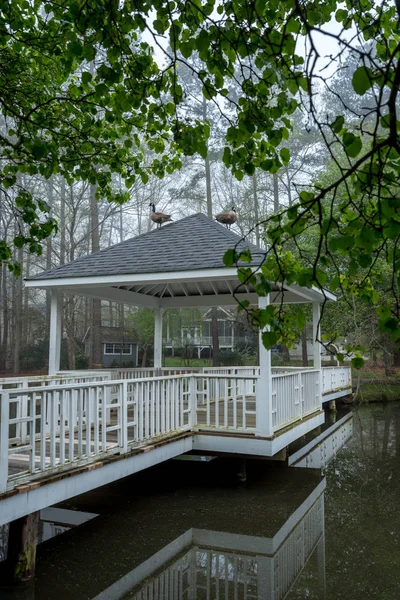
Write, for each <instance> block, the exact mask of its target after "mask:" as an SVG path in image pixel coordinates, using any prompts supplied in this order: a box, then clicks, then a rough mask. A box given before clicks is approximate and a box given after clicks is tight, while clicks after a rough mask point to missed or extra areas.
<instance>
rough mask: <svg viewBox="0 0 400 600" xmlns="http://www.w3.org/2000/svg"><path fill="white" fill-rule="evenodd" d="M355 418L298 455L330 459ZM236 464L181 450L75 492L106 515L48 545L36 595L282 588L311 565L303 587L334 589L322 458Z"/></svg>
mask: <svg viewBox="0 0 400 600" xmlns="http://www.w3.org/2000/svg"><path fill="white" fill-rule="evenodd" d="M351 427H352V424H351V417H348V416H346V417H344V418H343V419H339V420H338V421H337V422H336V423H335V424H334V426H333V429H332V430H331V436H332V437H331V438H330V435H329V432H328V430H325V431H319V432H316V434H315V436H314V438H313V439H305V440H304V446H305V449H304V448H303V450H302V449H301V448H299V447H297V448H294V449H293V451H292V452H291V459H290V460H291V462H293V463H295V464H296V466H308V467H309V466H310V465H311V466H313V467H315V466H318V467H325V466H326V465H327V462H328V460H329V459H330V458H332V457H333V456H335V455H336V453H337V452H338V450H339V449H340V447H341V446H342V445H343V444H344V443H345V442H346V441H347V440H348V437H349V435H350V432H351ZM318 461H319V462H318ZM234 473H235V466H234V465H233V466H232V464H231V463H230V462H229V461H228V460H226V461H224V460H221V459H218V460H214V461H211V462H209V463H206V462H205V463H202V462H198V463H196V464H193V463H188V462H180V463H176V462H172V463H169V464H166V465H163V466H162V467H158V468H155V469H151V470H148V471H146V472H144V473H142V474H139V475H137V476H135V478H129V479H127V480H125V481H120V482H117V483H116V484H113V485H110V486H107V487H105V488H101V489H99V490H96V491H95V492H93V493H91V494H85V495H84V496H81V497H77V498H74V499H72V500H71V501H70V502H69V503H65V507H66V508H68V509H72V508H73V509H75V510H78V511H84V512H89V513H93V512H95V511H96V512H99V513H100V515H99V517H98V518H97V519H95V520H93V521H89V522H86V523H85V524H84V525H83V526H82V527H79V528H75V529H72V530H70V531H67V532H66V533H65V535H63V536H60V538H56V539H52V540H49V541H48V542H46V543H45V544H43V545H41V546H40V547H39V549H38V564H37V577H36V581H35V591H34V596H33V595H31V596H30V598H32V599H33V597H34V598H35V600H53V599H54V598H57V600H71V599H73V600H84V599H85V600H86V599H92V600H113V599H117V598H125V599H126V600H213V599H218V600H231V599H232V600H242V599H243V600H244V599H246V600H247V599H248V600H250V599H257V600H281V599H283V598H285V597H287V595H288V594H291V593H292V592H291V591H290V590H292V591H293V589H296V588H298V585H297V583H298V581H299V578H300V579H301V577H302V575H301V574H302V572H303V571H306V573H307V585H306V588H305V587H304V586H303V587H302V589H301V592H300V595H298V596H293V597H296V598H313V599H318V600H322V599H323V598H325V588H326V582H325V514H324V513H325V510H324V502H325V500H324V495H325V487H326V479H325V478H324V477H323V476H322V475H321V470H320V468H318V469H316V468H308V469H304V468H296V467H294V468H292V467H291V468H288V467H286V466H285V465H283V464H282V465H276V464H271V463H268V462H265V461H252V462H251V463H250V464H249V466H248V480H247V483H246V485H238V484H237V482H236V481H235V480H234ZM69 512H74V511H69ZM60 523H61V525H60V526H66V524H65V523H64V524H63V525H62V521H61V522H60ZM338 539H340V538H339V536H338ZM301 581H302V585H303V579H301ZM295 582H296V583H295ZM305 589H306V591H305ZM31 593H32V594H33V591H32V590H31ZM331 597H332V598H334V597H335V596H331Z"/></svg>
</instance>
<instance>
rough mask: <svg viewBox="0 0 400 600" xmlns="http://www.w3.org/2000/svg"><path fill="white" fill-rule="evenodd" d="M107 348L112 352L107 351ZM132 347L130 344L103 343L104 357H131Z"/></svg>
mask: <svg viewBox="0 0 400 600" xmlns="http://www.w3.org/2000/svg"><path fill="white" fill-rule="evenodd" d="M107 346H112V352H110V351H107ZM126 346H129V348H127V347H126ZM132 346H133V344H132V343H130V342H104V344H103V351H104V355H105V356H132Z"/></svg>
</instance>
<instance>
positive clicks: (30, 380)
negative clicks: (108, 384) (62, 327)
mask: <svg viewBox="0 0 400 600" xmlns="http://www.w3.org/2000/svg"><path fill="white" fill-rule="evenodd" d="M111 376H112V375H111V371H65V372H64V373H58V374H57V375H30V376H27V377H1V378H0V390H3V389H4V390H6V389H16V388H28V387H38V386H48V385H66V384H70V383H86V382H92V381H107V380H109V379H111Z"/></svg>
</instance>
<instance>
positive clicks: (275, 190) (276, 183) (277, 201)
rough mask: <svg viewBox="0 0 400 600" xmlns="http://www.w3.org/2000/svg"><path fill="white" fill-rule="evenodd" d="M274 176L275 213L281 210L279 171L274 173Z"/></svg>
mask: <svg viewBox="0 0 400 600" xmlns="http://www.w3.org/2000/svg"><path fill="white" fill-rule="evenodd" d="M272 178H273V182H274V213H277V212H279V189H278V173H274V174H273V176H272Z"/></svg>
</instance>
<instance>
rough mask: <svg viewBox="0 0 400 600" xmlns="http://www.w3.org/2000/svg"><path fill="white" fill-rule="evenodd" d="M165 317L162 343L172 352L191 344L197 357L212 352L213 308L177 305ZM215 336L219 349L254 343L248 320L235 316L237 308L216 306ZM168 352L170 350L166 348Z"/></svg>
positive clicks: (255, 341)
mask: <svg viewBox="0 0 400 600" xmlns="http://www.w3.org/2000/svg"><path fill="white" fill-rule="evenodd" d="M168 313H169V314H167V315H166V317H165V320H164V328H163V346H164V348H165V349H166V350H167V351H170V353H171V354H172V355H174V352H175V350H176V349H178V348H188V347H190V348H192V349H193V350H194V351H195V354H196V355H197V357H198V358H209V357H210V356H211V354H212V345H213V343H212V317H213V315H212V309H211V308H208V309H201V308H200V309H195V310H190V309H189V310H188V309H180V310H178V311H176V310H175V311H168ZM217 320H218V338H219V348H220V349H221V350H233V349H234V348H235V347H237V346H238V345H240V346H243V345H252V344H257V339H256V338H255V336H254V333H253V332H252V331H251V330H250V328H249V326H248V324H247V323H242V322H241V321H240V320H239V319H238V314H237V312H236V310H234V309H229V308H226V307H221V306H220V307H218V308H217ZM168 353H169V352H168Z"/></svg>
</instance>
